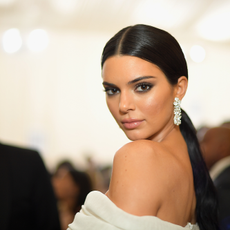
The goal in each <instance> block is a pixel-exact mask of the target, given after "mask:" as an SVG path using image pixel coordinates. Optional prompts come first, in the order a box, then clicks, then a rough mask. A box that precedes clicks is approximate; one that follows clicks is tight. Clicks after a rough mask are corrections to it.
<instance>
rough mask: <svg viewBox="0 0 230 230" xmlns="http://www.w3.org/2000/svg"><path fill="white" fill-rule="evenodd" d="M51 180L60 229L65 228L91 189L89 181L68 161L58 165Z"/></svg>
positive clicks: (63, 229) (84, 174)
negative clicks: (56, 203) (56, 201)
mask: <svg viewBox="0 0 230 230" xmlns="http://www.w3.org/2000/svg"><path fill="white" fill-rule="evenodd" d="M52 182H53V187H54V191H55V195H56V198H57V200H58V209H59V217H60V222H61V229H62V230H65V229H66V228H67V227H68V224H69V223H70V222H72V221H73V219H74V215H75V214H76V212H78V211H79V210H80V208H81V205H82V204H84V201H85V198H86V196H87V194H88V193H89V192H90V191H92V186H91V181H90V178H89V176H88V175H87V174H86V173H85V172H81V171H78V170H76V169H75V168H74V166H73V165H72V164H71V163H70V162H69V161H64V162H62V163H60V164H59V165H58V167H57V169H56V171H55V173H54V175H53V177H52Z"/></svg>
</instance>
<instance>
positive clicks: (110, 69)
mask: <svg viewBox="0 0 230 230" xmlns="http://www.w3.org/2000/svg"><path fill="white" fill-rule="evenodd" d="M140 76H154V77H164V78H166V77H165V75H164V73H163V72H162V71H161V69H160V68H159V67H158V66H157V65H154V64H153V63H150V62H148V61H145V60H143V59H141V58H138V57H133V56H120V55H116V56H112V57H109V58H108V59H107V60H106V61H105V63H104V65H103V68H102V77H103V80H105V79H106V80H109V79H114V78H121V77H122V79H124V78H125V79H127V80H132V79H133V78H136V77H140Z"/></svg>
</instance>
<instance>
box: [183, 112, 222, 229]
mask: <svg viewBox="0 0 230 230" xmlns="http://www.w3.org/2000/svg"><path fill="white" fill-rule="evenodd" d="M180 131H181V133H182V135H183V137H184V139H185V142H186V144H187V147H188V153H189V157H190V161H191V165H192V170H193V177H194V187H195V193H196V199H197V206H196V220H197V223H198V225H199V227H200V230H216V229H218V218H217V215H218V213H217V198H216V191H215V187H214V185H213V182H212V180H211V178H210V175H209V172H208V170H207V167H206V165H205V162H204V160H203V157H202V155H201V151H200V146H199V142H198V140H197V136H196V129H195V128H194V126H193V124H192V122H191V120H190V118H189V116H188V115H187V114H186V112H185V111H184V110H182V119H181V125H180Z"/></svg>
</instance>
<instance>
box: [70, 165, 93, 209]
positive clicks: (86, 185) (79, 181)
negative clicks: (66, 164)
mask: <svg viewBox="0 0 230 230" xmlns="http://www.w3.org/2000/svg"><path fill="white" fill-rule="evenodd" d="M69 173H70V175H71V176H72V178H73V180H74V182H75V183H76V185H77V186H78V187H79V190H80V191H79V194H78V197H77V202H76V204H75V210H73V211H74V212H78V211H79V210H80V209H81V206H82V205H83V204H84V202H85V198H86V196H87V195H88V193H89V192H91V191H92V190H93V189H92V183H91V180H90V177H89V175H88V174H87V173H86V172H82V171H78V170H76V169H75V170H70V171H69Z"/></svg>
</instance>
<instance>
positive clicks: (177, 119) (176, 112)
mask: <svg viewBox="0 0 230 230" xmlns="http://www.w3.org/2000/svg"><path fill="white" fill-rule="evenodd" d="M180 103H181V101H180V99H179V98H178V97H175V99H174V102H173V105H174V124H175V125H180V124H181V107H180Z"/></svg>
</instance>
